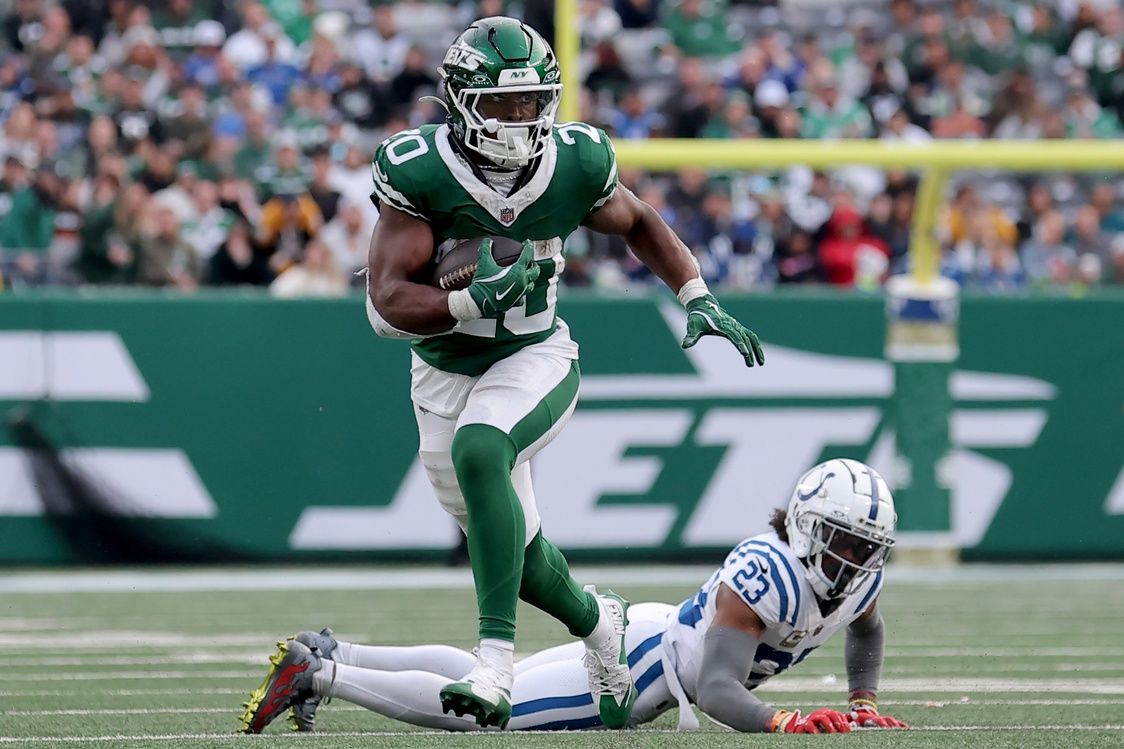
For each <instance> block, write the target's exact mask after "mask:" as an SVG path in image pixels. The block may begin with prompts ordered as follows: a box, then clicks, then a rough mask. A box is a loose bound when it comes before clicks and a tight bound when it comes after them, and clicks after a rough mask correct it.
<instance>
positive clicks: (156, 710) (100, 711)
mask: <svg viewBox="0 0 1124 749" xmlns="http://www.w3.org/2000/svg"><path fill="white" fill-rule="evenodd" d="M243 691H244V690H239V693H240V694H241V693H242V692H243ZM184 694H188V692H186V691H185V692H184ZM192 694H197V693H192ZM789 704H792V705H795V706H797V707H805V706H808V705H818V704H820V703H819V702H815V701H812V702H802V701H799V700H797V701H794V702H791V703H789ZM879 705H881V706H882V707H907V706H908V707H932V708H943V707H996V706H999V707H1016V706H1017V707H1025V706H1035V707H1073V706H1080V705H1087V706H1105V705H1124V700H968V701H953V702H933V701H932V700H879ZM341 710H342V711H346V712H367V710H366V709H365V708H362V707H359V706H358V705H348V704H340V705H332V707H331V711H332V712H338V711H341ZM234 712H236V711H235V709H234V708H233V707H106V708H68V709H58V710H3V711H0V715H8V716H11V717H41V716H52V717H59V716H90V715H151V714H174V715H180V714H191V715H204V714H221V713H234Z"/></svg>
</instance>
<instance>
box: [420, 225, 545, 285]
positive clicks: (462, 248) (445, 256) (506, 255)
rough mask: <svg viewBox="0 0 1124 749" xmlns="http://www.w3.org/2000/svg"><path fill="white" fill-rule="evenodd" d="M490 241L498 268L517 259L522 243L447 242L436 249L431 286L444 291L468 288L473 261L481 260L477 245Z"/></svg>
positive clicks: (505, 240) (501, 240)
mask: <svg viewBox="0 0 1124 749" xmlns="http://www.w3.org/2000/svg"><path fill="white" fill-rule="evenodd" d="M485 239H491V240H492V258H493V259H494V260H495V261H496V263H497V264H498V265H501V266H507V265H511V264H512V263H514V262H515V261H516V260H518V259H519V254H520V253H521V252H522V251H523V243H522V242H516V241H515V240H514V239H508V238H507V237H476V238H474V239H446V240H445V241H444V242H442V243H441V244H440V245H438V247H437V253H436V265H435V267H434V269H433V285H434V286H436V287H438V288H440V289H444V290H445V291H455V290H457V289H464V288H467V287H468V285H469V284H470V283H472V276H473V274H474V273H476V259H477V258H478V257H479V256H480V243H481V242H483V241H484V240H485Z"/></svg>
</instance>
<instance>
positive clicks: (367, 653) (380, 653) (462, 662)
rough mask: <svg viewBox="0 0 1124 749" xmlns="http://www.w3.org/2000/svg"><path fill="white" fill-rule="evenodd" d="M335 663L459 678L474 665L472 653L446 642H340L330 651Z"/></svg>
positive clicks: (474, 660) (474, 659)
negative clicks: (404, 644)
mask: <svg viewBox="0 0 1124 749" xmlns="http://www.w3.org/2000/svg"><path fill="white" fill-rule="evenodd" d="M332 659H333V660H334V661H336V662H337V663H343V664H345V665H348V666H358V667H359V668H373V669H378V670H380V671H428V672H430V673H431V674H438V675H440V676H445V677H447V678H449V679H459V678H461V677H462V676H464V675H465V674H467V673H468V672H469V671H471V670H472V667H473V666H475V665H476V658H475V657H473V655H472V653H468V652H465V651H464V650H460V649H459V648H454V647H450V646H448V645H418V646H416V647H394V646H387V645H357V644H355V643H351V642H340V643H337V645H336V650H335V652H334V653H332Z"/></svg>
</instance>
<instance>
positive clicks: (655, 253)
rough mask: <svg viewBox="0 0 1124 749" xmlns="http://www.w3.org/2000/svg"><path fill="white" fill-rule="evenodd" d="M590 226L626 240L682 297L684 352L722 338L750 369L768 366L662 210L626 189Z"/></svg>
mask: <svg viewBox="0 0 1124 749" xmlns="http://www.w3.org/2000/svg"><path fill="white" fill-rule="evenodd" d="M585 225H586V226H588V227H589V228H591V229H593V230H595V231H599V232H601V233H603V234H616V235H619V236H622V237H624V238H625V241H626V242H628V246H629V247H630V248H632V251H633V252H634V253H635V254H636V257H638V258H640V260H641V262H643V263H644V264H645V265H647V266H648V267H649V268H651V269H652V272H653V273H655V274H656V275H657V276H659V277H660V279H661V280H663V282H664V283H666V284H667V285H668V288H670V289H672V290H673V291H675V292H676V295H677V296H678V297H679V301H680V302H681V303H682V304H683V305H684V306H685V307H686V308H687V335H686V337H685V338H684V339H683V348H690V347H691V346H694V345H695V344H696V343H698V341H699V338H701V337H702V336H704V335H716V336H721V337H723V338H726V339H728V340H729V341H730V342H731V343H733V344H734V346H735V347H736V348H737V349H738V351H739V352H740V353H741V355H742V357H744V358H745V363H746V366H747V367H752V366H753V365H754V363H757V364H764V363H765V353H764V352H763V351H762V349H761V342H760V341H759V340H758V339H757V335H756V334H755V333H754V332H753V331H751V330H749V329H748V328H746V327H745V326H744V325H742V324H741V323H740V322H738V321H737V320H735V319H734V317H733V316H731V315H730V314H729V313H728V312H726V310H724V309H723V308H722V306H721V305H720V304H719V303H718V300H717V299H716V298H715V297H714V295H713V294H711V293H710V290H709V289H707V287H706V283H705V282H703V280H702V278H700V277H699V267H698V263H697V262H696V261H695V258H694V256H693V255H692V254H691V251H690V250H689V249H687V246H686V245H684V244H683V242H682V240H680V239H679V237H678V236H676V234H675V232H674V231H672V230H671V227H670V226H668V225H667V222H665V221H664V220H663V217H661V216H660V214H659V212H658V211H657V210H656V209H654V208H652V206H650V205H648V204H647V203H645V202H644V201H643V200H640V199H639V198H637V197H636V196H635V195H633V194H632V191H631V190H629V189H628V188H627V187H624V186H623V185H622V186H620V187H618V188H617V190H616V192H614V193H613V196H612V197H611V198H609V200H608V201H606V203H605V204H604V205H603V206H601V207H600V208H599V209H597V210H596V211H595V212H593V213H592V214H590V216H589V218H587V219H586V221H585Z"/></svg>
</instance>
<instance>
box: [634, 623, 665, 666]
mask: <svg viewBox="0 0 1124 749" xmlns="http://www.w3.org/2000/svg"><path fill="white" fill-rule="evenodd" d="M662 639H663V632H657V633H656V634H654V635H652V636H651V637H649V638H648V639H647V640H645V641H644V642H642V643H640V644H639V645H637V646H636V647H634V648H633V649H632V652H631V653H629V654H628V667H629V668H632V667H633V666H635V665H636V664H637V663H639V662H640V659H641V658H643V657H644V655H645V654H646V653H647V652H648V651H649V650H651V649H652V648H654V647H655V646H656V645H659V644H660V640H662Z"/></svg>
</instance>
